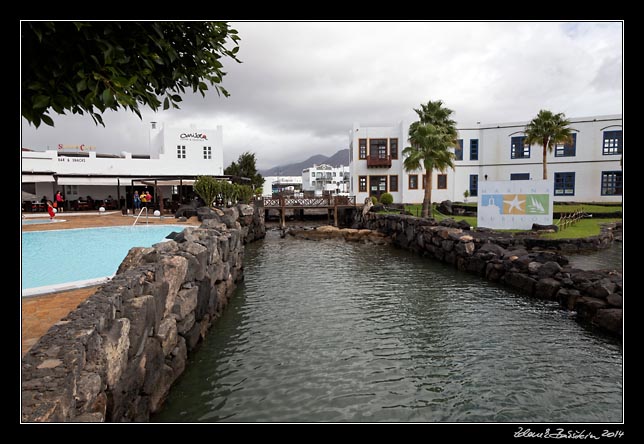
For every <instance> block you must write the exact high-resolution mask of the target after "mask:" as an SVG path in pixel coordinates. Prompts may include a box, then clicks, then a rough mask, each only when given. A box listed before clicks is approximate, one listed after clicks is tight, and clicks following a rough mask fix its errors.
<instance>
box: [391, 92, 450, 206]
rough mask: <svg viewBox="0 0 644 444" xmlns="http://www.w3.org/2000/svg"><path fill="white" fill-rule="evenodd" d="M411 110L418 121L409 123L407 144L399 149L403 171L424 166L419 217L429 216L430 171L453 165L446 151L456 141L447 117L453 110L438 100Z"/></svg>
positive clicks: (430, 196) (448, 150)
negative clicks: (425, 174) (423, 184)
mask: <svg viewBox="0 0 644 444" xmlns="http://www.w3.org/2000/svg"><path fill="white" fill-rule="evenodd" d="M414 111H416V114H418V117H419V119H420V120H419V121H417V122H414V123H412V124H411V125H410V126H409V143H410V145H411V146H408V147H406V148H405V149H404V150H403V151H402V154H403V156H404V160H403V165H404V167H405V170H406V171H415V170H419V169H421V168H424V169H425V171H426V173H427V179H426V181H425V195H424V196H423V210H422V213H421V216H422V217H429V216H430V208H431V202H432V172H433V170H434V169H437V170H439V171H441V172H445V170H447V168H454V153H453V152H451V151H450V148H451V147H455V146H456V144H457V143H458V142H457V140H456V138H457V131H456V122H454V121H453V120H452V119H450V116H451V114H452V113H453V111H452V110H451V109H449V108H444V107H443V102H442V101H441V100H437V101H435V102H432V101H429V102H427V104H422V105H421V108H420V109H414Z"/></svg>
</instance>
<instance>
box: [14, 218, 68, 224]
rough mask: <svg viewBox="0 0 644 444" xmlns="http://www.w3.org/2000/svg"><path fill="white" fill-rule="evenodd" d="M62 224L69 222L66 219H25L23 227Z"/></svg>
mask: <svg viewBox="0 0 644 444" xmlns="http://www.w3.org/2000/svg"><path fill="white" fill-rule="evenodd" d="M60 222H67V221H66V220H65V219H54V220H49V219H23V220H22V224H23V225H42V224H57V223H60Z"/></svg>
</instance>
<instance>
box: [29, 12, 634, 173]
mask: <svg viewBox="0 0 644 444" xmlns="http://www.w3.org/2000/svg"><path fill="white" fill-rule="evenodd" d="M232 27H233V28H235V29H237V30H238V31H239V35H240V36H241V39H242V40H241V42H240V50H239V54H238V56H239V58H240V60H242V62H243V63H241V64H237V63H235V62H230V61H228V62H225V64H224V66H225V70H226V71H227V72H228V74H227V75H226V77H224V83H223V85H224V87H225V88H226V89H228V91H229V92H230V93H231V97H229V98H223V97H218V96H217V94H216V93H214V92H212V93H211V94H208V95H207V96H206V98H202V97H201V95H199V94H196V95H192V94H191V93H189V95H187V96H184V101H183V102H182V104H181V109H180V110H171V111H170V110H169V111H163V112H157V113H154V112H152V111H149V110H144V111H143V113H142V115H143V120H139V118H138V117H137V116H136V115H135V114H133V113H131V112H126V111H121V112H117V113H115V112H108V113H106V115H105V116H104V120H105V124H106V127H105V128H103V127H101V126H98V127H97V126H95V124H94V122H93V121H92V119H91V118H90V117H89V116H57V115H54V116H52V117H54V121H55V124H56V126H55V128H50V127H46V126H45V125H42V126H41V127H40V128H38V129H35V128H34V127H33V126H30V125H29V124H28V123H27V122H26V121H25V120H24V119H23V124H22V146H23V147H27V148H32V149H37V150H44V149H47V147H49V148H50V149H54V147H56V146H57V144H59V143H64V144H86V145H95V146H96V147H97V151H98V152H110V153H118V152H121V151H131V152H134V153H136V152H142V153H144V152H147V148H148V126H149V122H150V121H159V122H164V123H166V124H170V125H172V126H186V127H189V126H190V125H191V124H194V125H196V126H197V128H214V127H215V126H217V125H223V129H224V163H225V166H226V165H228V164H229V163H230V162H231V161H233V160H235V159H236V158H237V157H238V156H239V154H241V153H242V152H244V151H251V152H254V153H256V155H257V159H258V167H259V168H270V167H273V166H276V165H282V164H287V163H291V162H297V161H301V160H304V159H306V158H307V157H308V156H310V155H313V154H326V155H331V154H333V153H335V152H336V151H337V150H339V149H342V148H347V147H348V139H349V136H348V134H349V130H350V129H351V127H352V125H353V122H361V123H369V124H378V123H381V124H387V123H397V122H399V121H401V120H405V121H412V120H413V118H414V116H415V114H414V112H413V108H414V107H418V105H419V104H420V103H425V102H427V101H428V100H439V99H440V100H443V102H444V103H445V105H446V106H447V107H449V108H451V109H452V110H454V112H455V113H454V118H455V120H456V121H457V122H458V123H459V124H463V125H465V124H469V123H475V122H477V121H479V122H481V123H499V122H516V121H523V120H530V119H531V118H532V117H533V116H534V115H535V114H536V113H537V112H538V111H539V110H540V109H550V110H551V111H554V112H563V113H565V114H566V115H567V116H568V117H583V116H591V115H603V114H618V113H621V112H622V86H623V85H622V78H623V76H622V69H623V24H622V23H621V22H600V23H597V22H575V23H571V22H567V23H564V22H519V23H516V22H483V23H481V22H414V23H409V22H403V23H401V22H367V23H364V22H363V23H356V22H341V23H338V22H334V23H326V22H306V23H292V22H291V23H274V22H268V23H266V22H242V23H232Z"/></svg>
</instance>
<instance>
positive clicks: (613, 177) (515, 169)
mask: <svg viewBox="0 0 644 444" xmlns="http://www.w3.org/2000/svg"><path fill="white" fill-rule="evenodd" d="M569 120H570V122H571V124H570V128H571V130H572V134H573V140H572V143H571V144H570V145H558V146H557V147H556V148H555V150H554V152H553V153H548V155H547V168H548V180H550V181H552V182H553V188H554V200H555V202H572V201H574V202H619V201H621V199H622V192H623V179H622V176H623V174H622V167H621V158H622V152H623V129H622V125H623V124H622V116H621V115H609V116H593V117H581V118H570V119H569ZM527 124H528V122H515V123H499V124H478V123H477V124H476V125H463V126H459V128H458V137H459V138H458V146H457V147H456V148H455V149H454V153H455V156H456V160H455V162H454V164H455V168H454V169H453V170H452V169H448V170H447V171H445V172H444V173H441V172H438V171H434V172H433V174H432V201H434V202H440V201H443V200H447V199H449V200H452V201H463V200H464V192H465V191H466V190H467V191H468V193H469V195H470V196H472V200H474V199H475V198H476V197H477V196H478V186H479V181H484V180H490V181H501V180H532V179H542V170H543V164H542V147H541V146H540V145H532V146H530V145H526V144H525V143H524V140H525V132H524V131H525V126H526V125H527ZM408 134H409V124H406V123H404V122H400V123H398V124H397V125H392V126H362V125H360V124H358V123H355V124H354V125H353V129H352V130H351V134H350V137H349V139H350V153H351V165H350V171H351V173H350V175H351V180H350V193H351V194H352V195H355V196H356V199H357V202H364V200H365V198H367V197H368V196H372V195H375V196H380V194H382V193H384V192H389V193H391V194H392V195H393V197H394V202H397V203H420V202H422V201H423V196H424V188H425V171H424V170H419V171H411V172H407V171H405V169H404V167H403V156H402V150H403V149H404V148H405V147H406V146H407V144H408Z"/></svg>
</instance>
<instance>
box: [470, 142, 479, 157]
mask: <svg viewBox="0 0 644 444" xmlns="http://www.w3.org/2000/svg"><path fill="white" fill-rule="evenodd" d="M470 160H479V139H470Z"/></svg>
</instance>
